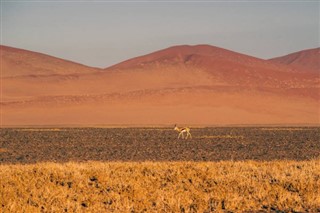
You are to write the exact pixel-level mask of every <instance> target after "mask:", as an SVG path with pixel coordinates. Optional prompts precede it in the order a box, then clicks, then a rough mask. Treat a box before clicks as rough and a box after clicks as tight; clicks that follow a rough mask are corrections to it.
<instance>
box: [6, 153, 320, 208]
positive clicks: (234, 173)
mask: <svg viewBox="0 0 320 213" xmlns="http://www.w3.org/2000/svg"><path fill="white" fill-rule="evenodd" d="M0 177H1V178H0V212H82V211H84V210H85V211H86V212H213V211H214V212H243V211H258V210H262V211H265V212H269V211H271V212H306V211H307V210H308V211H309V212H319V211H320V197H319V194H320V160H318V159H315V160H310V161H300V162H297V161H284V160H282V161H271V162H256V161H242V162H232V161H225V162H161V163H160V162H143V163H138V162H107V163H100V162H87V163H65V164H57V163H38V164H30V165H9V164H7V165H0Z"/></svg>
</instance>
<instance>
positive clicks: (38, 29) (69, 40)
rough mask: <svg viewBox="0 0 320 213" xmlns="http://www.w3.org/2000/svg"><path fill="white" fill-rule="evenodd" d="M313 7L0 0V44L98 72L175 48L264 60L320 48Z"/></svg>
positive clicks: (274, 3)
mask: <svg viewBox="0 0 320 213" xmlns="http://www.w3.org/2000/svg"><path fill="white" fill-rule="evenodd" d="M319 4H320V3H319V1H281V2H278V1H269V2H268V1H238V2H236V1H229V2H223V1H200V2H197V1H174V2H170V1H90V2H88V1H56V2H54V1H2V0H1V44H3V45H8V46H13V47H18V48H23V49H28V50H32V51H37V52H41V53H46V54H49V55H53V56H57V57H60V58H64V59H68V60H72V61H76V62H79V63H82V64H85V65H89V66H96V67H108V66H111V65H113V64H116V63H119V62H121V61H123V60H126V59H129V58H132V57H136V56H139V55H143V54H147V53H150V52H153V51H155V50H159V49H163V48H166V47H169V46H173V45H179V44H191V45H194V44H210V45H214V46H219V47H223V48H227V49H230V50H233V51H237V52H241V53H244V54H248V55H251V56H255V57H259V58H264V59H267V58H272V57H276V56H281V55H285V54H288V53H292V52H295V51H299V50H303V49H309V48H315V47H318V46H319Z"/></svg>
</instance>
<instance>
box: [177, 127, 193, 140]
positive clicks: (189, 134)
mask: <svg viewBox="0 0 320 213" xmlns="http://www.w3.org/2000/svg"><path fill="white" fill-rule="evenodd" d="M174 130H175V131H177V132H179V135H178V139H179V138H180V136H182V139H184V133H185V132H186V133H187V136H186V139H187V138H188V136H190V138H192V136H191V133H190V128H188V127H182V128H179V127H177V124H176V125H174Z"/></svg>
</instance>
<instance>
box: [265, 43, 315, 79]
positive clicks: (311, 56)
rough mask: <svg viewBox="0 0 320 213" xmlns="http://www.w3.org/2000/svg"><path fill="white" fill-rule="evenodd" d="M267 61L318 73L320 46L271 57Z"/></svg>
mask: <svg viewBox="0 0 320 213" xmlns="http://www.w3.org/2000/svg"><path fill="white" fill-rule="evenodd" d="M269 61H271V62H274V63H278V64H286V65H290V66H292V67H294V68H297V69H300V70H303V71H311V72H317V73H320V48H319V47H318V48H314V49H308V50H302V51H299V52H295V53H291V54H288V55H285V56H281V57H276V58H272V59H270V60H269Z"/></svg>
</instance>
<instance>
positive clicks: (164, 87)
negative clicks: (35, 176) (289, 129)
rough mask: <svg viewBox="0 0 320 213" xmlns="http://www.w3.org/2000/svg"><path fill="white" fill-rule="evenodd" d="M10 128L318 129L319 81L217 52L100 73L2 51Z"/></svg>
mask: <svg viewBox="0 0 320 213" xmlns="http://www.w3.org/2000/svg"><path fill="white" fill-rule="evenodd" d="M1 57H2V58H3V59H2V60H3V62H4V63H3V64H4V65H3V68H4V69H3V72H2V73H3V75H2V81H1V83H2V86H1V91H2V96H1V102H0V106H1V109H2V110H1V111H0V114H1V115H0V116H1V118H2V122H3V125H4V126H6V125H13V126H16V125H43V124H46V125H114V124H117V125H141V126H143V125H173V124H175V123H178V124H179V123H180V124H182V123H183V124H189V125H222V124H223V125H225V124H250V125H254V124H299V125H302V124H319V123H320V114H319V107H320V90H319V84H320V76H319V75H318V73H315V72H301V70H300V69H298V68H296V67H292V66H291V65H287V64H281V63H280V64H279V63H278V62H274V61H272V60H263V59H259V58H255V57H251V56H248V55H245V54H241V53H237V52H234V51H230V50H226V49H223V48H219V47H214V46H210V45H194V46H190V45H180V46H174V47H169V48H166V49H163V50H160V51H156V52H153V53H150V54H147V55H143V56H139V57H136V58H133V59H129V60H127V61H124V62H122V63H119V64H116V65H114V66H111V67H108V68H106V69H96V68H91V67H87V66H84V65H81V64H77V63H74V62H70V61H66V60H63V59H58V58H55V57H51V56H48V55H44V54H41V53H35V52H31V51H26V50H21V49H16V48H10V47H4V46H1Z"/></svg>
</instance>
